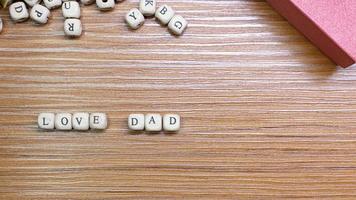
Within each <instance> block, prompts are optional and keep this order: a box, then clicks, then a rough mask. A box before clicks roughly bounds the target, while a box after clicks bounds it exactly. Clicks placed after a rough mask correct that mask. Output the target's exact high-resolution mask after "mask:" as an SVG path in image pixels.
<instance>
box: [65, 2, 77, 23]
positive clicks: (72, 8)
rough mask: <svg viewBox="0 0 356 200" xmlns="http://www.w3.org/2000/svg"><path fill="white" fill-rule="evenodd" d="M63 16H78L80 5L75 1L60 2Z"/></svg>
mask: <svg viewBox="0 0 356 200" xmlns="http://www.w3.org/2000/svg"><path fill="white" fill-rule="evenodd" d="M62 14H63V17H64V18H77V19H79V18H80V6H79V3H78V2H76V1H67V2H64V3H63V4H62Z"/></svg>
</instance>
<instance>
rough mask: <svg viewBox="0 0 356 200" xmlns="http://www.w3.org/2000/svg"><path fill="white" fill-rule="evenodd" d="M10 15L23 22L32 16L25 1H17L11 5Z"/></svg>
mask: <svg viewBox="0 0 356 200" xmlns="http://www.w3.org/2000/svg"><path fill="white" fill-rule="evenodd" d="M9 12H10V17H11V19H12V20H13V21H14V22H23V21H25V20H27V19H28V17H29V16H30V15H29V13H28V10H27V8H26V5H25V3H24V2H16V3H13V4H11V5H10V7H9Z"/></svg>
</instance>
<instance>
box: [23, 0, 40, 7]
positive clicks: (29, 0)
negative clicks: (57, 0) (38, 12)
mask: <svg viewBox="0 0 356 200" xmlns="http://www.w3.org/2000/svg"><path fill="white" fill-rule="evenodd" d="M24 1H25V2H26V4H27V5H28V6H30V7H33V6H34V5H36V4H38V3H40V1H41V0H24Z"/></svg>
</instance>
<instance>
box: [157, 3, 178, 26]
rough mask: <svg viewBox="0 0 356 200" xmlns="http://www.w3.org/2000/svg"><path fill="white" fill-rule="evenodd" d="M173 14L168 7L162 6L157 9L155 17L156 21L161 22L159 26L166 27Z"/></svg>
mask: <svg viewBox="0 0 356 200" xmlns="http://www.w3.org/2000/svg"><path fill="white" fill-rule="evenodd" d="M174 13H175V12H174V10H173V9H172V8H171V7H170V6H168V5H163V6H161V7H159V8H158V10H157V11H156V14H155V16H156V18H157V19H158V21H160V22H161V24H163V25H167V24H168V23H169V21H171V19H172V17H173V16H174Z"/></svg>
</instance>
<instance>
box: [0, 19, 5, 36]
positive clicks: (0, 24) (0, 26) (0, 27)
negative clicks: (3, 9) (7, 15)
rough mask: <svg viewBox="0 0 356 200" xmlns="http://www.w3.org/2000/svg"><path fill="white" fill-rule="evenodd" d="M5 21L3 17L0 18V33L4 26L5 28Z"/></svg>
mask: <svg viewBox="0 0 356 200" xmlns="http://www.w3.org/2000/svg"><path fill="white" fill-rule="evenodd" d="M3 26H4V25H3V23H2V19H1V18H0V33H1V32H2V28H3Z"/></svg>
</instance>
